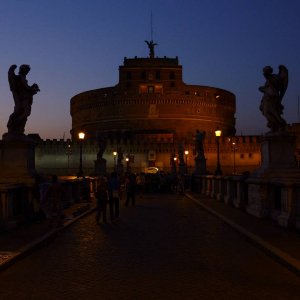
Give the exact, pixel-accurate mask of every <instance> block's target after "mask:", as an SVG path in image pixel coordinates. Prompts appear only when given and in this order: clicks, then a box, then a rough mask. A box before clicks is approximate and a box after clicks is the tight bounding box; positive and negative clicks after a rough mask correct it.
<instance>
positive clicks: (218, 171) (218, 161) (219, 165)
mask: <svg viewBox="0 0 300 300" xmlns="http://www.w3.org/2000/svg"><path fill="white" fill-rule="evenodd" d="M215 135H216V139H217V168H216V171H215V175H222V170H221V164H220V136H221V135H222V131H221V130H220V129H218V128H217V129H216V130H215Z"/></svg>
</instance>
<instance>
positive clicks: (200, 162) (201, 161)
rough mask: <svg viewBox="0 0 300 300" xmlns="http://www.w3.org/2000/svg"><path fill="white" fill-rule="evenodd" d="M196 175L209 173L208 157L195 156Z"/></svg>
mask: <svg viewBox="0 0 300 300" xmlns="http://www.w3.org/2000/svg"><path fill="white" fill-rule="evenodd" d="M194 174H195V175H205V174H207V170H206V159H205V158H203V157H196V158H195V173H194Z"/></svg>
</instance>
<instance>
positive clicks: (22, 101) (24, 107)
mask: <svg viewBox="0 0 300 300" xmlns="http://www.w3.org/2000/svg"><path fill="white" fill-rule="evenodd" d="M16 68H17V66H16V65H12V66H10V68H9V70H8V82H9V86H10V90H11V92H12V94H13V98H14V102H15V106H14V111H13V113H12V114H11V115H10V117H9V120H8V123H7V128H8V134H9V135H10V136H11V135H13V136H20V135H21V136H22V135H24V131H25V125H26V122H27V118H28V117H29V116H30V113H31V105H32V101H33V95H35V94H36V93H37V92H39V91H40V89H39V86H38V85H37V84H36V83H34V84H33V85H31V86H30V85H28V82H27V79H26V76H27V74H28V73H29V71H30V66H29V65H21V66H20V67H19V74H18V75H16V74H15V70H16Z"/></svg>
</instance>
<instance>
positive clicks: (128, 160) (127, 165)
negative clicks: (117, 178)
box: [125, 156, 130, 173]
mask: <svg viewBox="0 0 300 300" xmlns="http://www.w3.org/2000/svg"><path fill="white" fill-rule="evenodd" d="M125 161H126V172H127V173H128V172H129V162H130V159H129V157H128V156H126V158H125Z"/></svg>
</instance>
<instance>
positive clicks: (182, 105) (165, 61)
mask: <svg viewBox="0 0 300 300" xmlns="http://www.w3.org/2000/svg"><path fill="white" fill-rule="evenodd" d="M146 42H147V44H148V47H149V50H150V52H149V56H148V57H144V58H138V57H134V58H126V57H125V58H124V63H123V65H121V66H120V67H119V82H118V84H117V85H115V86H112V87H103V88H99V89H96V90H91V91H86V92H83V93H80V94H78V95H75V96H74V97H72V99H71V104H70V111H71V116H72V129H71V136H72V141H62V140H61V141H55V140H54V141H50V140H46V141H40V142H39V144H38V147H37V148H36V166H37V169H38V170H40V171H41V172H43V173H46V174H48V173H57V174H64V173H68V174H76V172H77V170H78V157H79V148H80V147H79V140H78V133H79V132H81V131H82V132H84V133H85V141H84V145H83V146H84V147H83V167H84V169H85V174H93V171H94V161H95V160H96V158H97V153H98V150H99V149H98V148H99V147H98V146H99V143H98V142H99V139H100V140H101V143H105V151H104V153H103V158H104V159H105V160H106V161H107V171H108V172H109V171H112V170H114V167H115V163H116V161H115V160H116V157H114V155H113V152H116V151H118V152H119V153H121V154H122V155H123V156H124V164H127V165H129V164H130V168H131V169H132V170H133V171H134V172H143V171H144V170H145V168H147V167H149V166H155V167H158V168H159V169H160V170H164V171H166V172H168V171H170V170H171V165H172V163H171V162H170V159H172V157H174V156H175V157H176V156H178V151H179V150H178V149H179V147H181V148H183V149H184V150H187V151H188V154H186V155H185V156H184V159H185V162H184V163H186V165H187V171H189V172H191V173H192V172H193V171H194V166H195V161H194V158H195V155H196V153H195V134H196V130H200V131H201V132H205V139H204V153H205V158H206V164H207V170H208V172H210V173H213V172H214V169H215V167H216V161H217V144H216V137H215V130H216V129H220V130H221V131H222V137H221V138H220V144H219V145H220V148H219V149H220V162H221V165H222V169H223V171H224V173H225V174H232V173H242V172H244V171H252V170H253V169H255V168H257V167H258V166H259V164H260V159H261V156H260V144H259V137H258V136H235V110H236V105H235V101H236V99H235V95H234V94H233V93H231V92H229V91H226V90H224V89H220V88H217V87H208V86H201V85H188V84H186V83H184V82H183V79H182V66H181V65H180V64H179V60H178V57H176V58H168V57H162V58H161V57H155V54H154V46H155V45H156V44H155V43H154V42H153V41H150V42H148V41H146ZM293 128H294V129H293V130H294V131H297V132H298V131H299V128H298V127H297V126H296V127H295V126H294V127H293ZM295 128H296V129H295ZM297 128H298V129H297ZM293 130H291V131H293ZM298 145H299V141H298ZM299 148H300V147H298V149H299ZM186 153H187V152H186ZM125 157H128V162H125ZM66 170H67V172H66Z"/></svg>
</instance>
